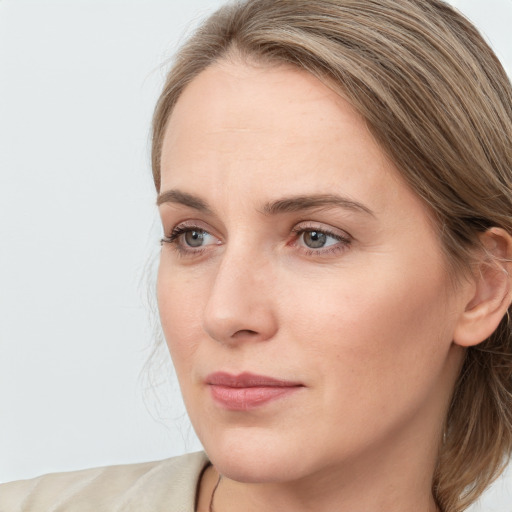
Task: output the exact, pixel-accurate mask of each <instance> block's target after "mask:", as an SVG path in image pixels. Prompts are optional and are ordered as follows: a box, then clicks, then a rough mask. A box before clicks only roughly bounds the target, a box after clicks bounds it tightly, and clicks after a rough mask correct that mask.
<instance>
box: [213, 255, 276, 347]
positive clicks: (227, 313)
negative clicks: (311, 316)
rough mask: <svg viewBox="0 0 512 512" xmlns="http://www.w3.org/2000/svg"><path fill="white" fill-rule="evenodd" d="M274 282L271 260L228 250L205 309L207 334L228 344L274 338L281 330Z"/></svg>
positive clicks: (220, 265)
mask: <svg viewBox="0 0 512 512" xmlns="http://www.w3.org/2000/svg"><path fill="white" fill-rule="evenodd" d="M260 256H261V255H260ZM272 281H273V280H272V272H271V265H270V264H269V263H268V262H265V261H263V259H261V258H260V259H259V260H258V261H257V260H256V259H255V258H254V257H252V256H251V255H248V254H246V253H244V252H242V251H240V252H239V253H236V252H235V251H232V252H230V251H229V250H227V251H226V253H225V254H224V256H223V259H222V261H221V262H220V263H219V266H218V267H217V273H216V275H215V278H214V279H213V282H212V284H211V288H210V294H209V297H208V300H207V304H206V307H205V310H204V315H203V328H204V330H205V331H206V333H207V334H208V335H209V336H210V337H211V338H212V339H214V340H216V341H218V342H220V343H223V344H227V345H229V344H238V343H241V342H247V341H252V342H259V341H267V340H270V339H271V338H272V337H273V336H274V335H275V334H276V332H277V329H278V323H277V317H276V310H275V308H274V305H273V299H272V297H273V293H272V289H273V288H274V286H273V284H274V283H273V282H272Z"/></svg>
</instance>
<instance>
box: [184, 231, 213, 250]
mask: <svg viewBox="0 0 512 512" xmlns="http://www.w3.org/2000/svg"><path fill="white" fill-rule="evenodd" d="M182 237H183V241H184V242H185V244H187V245H188V246H190V247H201V246H202V245H203V244H204V243H205V241H206V240H207V237H208V233H207V232H206V231H202V230H201V231H200V230H198V229H191V230H189V231H185V233H183V234H182Z"/></svg>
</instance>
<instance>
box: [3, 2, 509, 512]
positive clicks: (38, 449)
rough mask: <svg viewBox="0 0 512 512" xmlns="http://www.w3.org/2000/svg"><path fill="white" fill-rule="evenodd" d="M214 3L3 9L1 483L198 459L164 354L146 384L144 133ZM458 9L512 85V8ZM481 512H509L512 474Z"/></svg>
mask: <svg viewBox="0 0 512 512" xmlns="http://www.w3.org/2000/svg"><path fill="white" fill-rule="evenodd" d="M220 3H221V1H220V0H187V1H179V2H178V1H175V0H166V1H164V0H161V1H157V0H95V1H93V0H87V1H86V0H61V1H57V0H47V1H44V0H33V1H29V0H0V482H2V481H9V480H14V479H19V478H28V477H32V476H35V475H38V474H41V473H46V472H52V471H64V470H71V469H78V468H84V467H91V466H99V465H106V464H118V463H128V462H137V461H145V460H152V459H160V458H165V457H169V456H171V455H176V454H179V453H183V452H185V451H191V450H194V449H197V448H199V444H198V442H197V440H196V439H195V437H194V434H193V433H192V431H191V429H190V426H189V424H188V421H187V419H186V417H185V415H184V410H183V407H182V405H181V399H180V398H179V391H178V388H177V384H176V382H175V381H174V379H173V378H172V370H171V368H170V366H169V365H168V360H167V358H166V355H165V353H163V354H162V355H161V356H160V360H162V361H163V366H162V367H161V368H160V369H153V370H152V373H151V374H152V375H154V376H155V378H156V379H157V380H158V379H160V380H161V385H160V386H156V394H155V393H153V392H151V391H150V389H151V386H150V384H149V383H148V379H147V378H146V377H147V375H149V373H148V372H147V371H146V370H144V363H145V361H146V359H147V358H148V356H149V353H150V350H151V347H152V345H153V344H154V334H153V328H152V323H153V320H152V316H154V315H152V313H151V304H150V303H151V300H149V301H148V299H147V296H148V295H149V296H151V293H152V291H151V284H150V283H151V281H152V276H153V274H154V268H155V261H156V256H157V254H158V249H159V244H158V240H159V236H160V230H159V227H158V221H157V217H156V209H155V207H154V205H153V203H154V190H153V185H152V182H151V177H150V166H149V125H150V119H151V114H152V110H153V106H154V103H155V101H156V98H157V95H158V92H159V90H160V88H161V85H162V80H163V77H164V75H165V69H166V59H168V58H169V57H170V56H171V55H172V54H173V53H174V51H175V49H176V47H177V44H178V43H179V41H181V40H183V38H184V35H185V34H186V33H188V32H189V31H190V30H191V28H193V27H194V26H195V24H196V23H197V21H198V20H200V19H201V18H202V17H204V16H205V15H206V14H207V13H208V12H210V11H211V10H212V9H213V8H215V7H216V6H218V5H220ZM453 3H454V4H455V5H456V6H457V7H458V8H459V9H461V10H462V11H463V12H464V13H465V14H466V15H467V16H469V17H470V19H472V20H473V21H474V22H475V23H476V24H477V26H478V27H479V28H480V29H481V30H482V31H483V32H484V33H485V34H486V36H487V37H488V39H489V40H490V41H491V43H492V45H493V47H494V48H495V49H496V51H497V53H498V55H499V57H500V58H501V59H502V62H504V64H505V66H506V68H507V70H508V71H509V74H511V71H512V35H511V34H510V26H511V25H512V0H485V1H484V0H454V1H453ZM511 143H512V142H511ZM474 510H480V509H479V508H475V509H474ZM481 510H485V512H492V511H495V512H510V511H512V471H509V473H508V476H507V478H506V479H502V480H500V481H499V482H498V483H497V484H496V485H495V486H494V487H493V489H492V490H491V491H490V492H489V493H488V494H487V496H486V498H485V500H484V502H483V504H482V508H481Z"/></svg>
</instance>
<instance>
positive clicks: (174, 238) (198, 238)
mask: <svg viewBox="0 0 512 512" xmlns="http://www.w3.org/2000/svg"><path fill="white" fill-rule="evenodd" d="M161 243H162V244H164V243H167V244H172V245H174V246H175V248H176V249H177V250H179V251H181V252H187V251H189V252H194V251H195V250H197V249H201V248H203V247H205V246H208V245H215V244H220V241H219V240H218V239H217V238H216V237H215V236H213V235H212V234H211V233H209V232H208V231H206V230H205V229H202V228H200V227H197V226H183V225H182V226H176V227H175V228H174V229H173V230H172V233H171V234H170V236H168V237H164V238H162V240H161Z"/></svg>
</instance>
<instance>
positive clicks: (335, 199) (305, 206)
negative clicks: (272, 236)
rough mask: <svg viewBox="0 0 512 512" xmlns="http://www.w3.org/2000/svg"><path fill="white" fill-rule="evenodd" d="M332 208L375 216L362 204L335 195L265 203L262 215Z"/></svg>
mask: <svg viewBox="0 0 512 512" xmlns="http://www.w3.org/2000/svg"><path fill="white" fill-rule="evenodd" d="M333 206H335V207H340V208H344V209H346V210H353V211H356V212H362V213H367V214H369V215H372V216H374V215H375V214H374V213H373V212H372V211H371V210H370V208H368V207H367V206H365V205H364V204H362V203H359V202H358V201H354V200H353V199H349V198H347V197H343V196H339V195H337V194H317V195H310V196H306V195H304V196H293V197H288V198H283V199H278V200H277V201H272V202H270V203H267V204H266V205H265V206H264V208H263V213H265V214H266V215H277V214H279V213H290V212H297V211H301V210H312V209H314V208H324V207H333Z"/></svg>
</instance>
